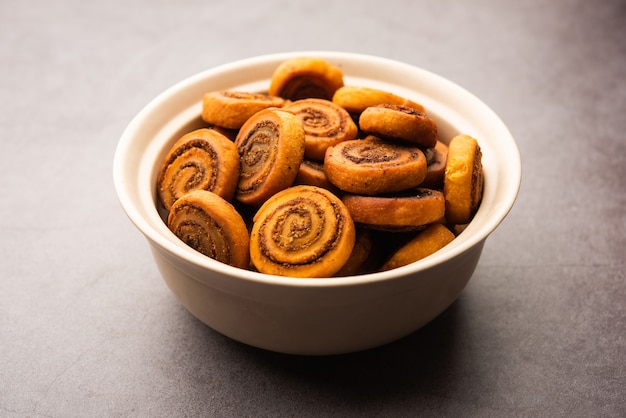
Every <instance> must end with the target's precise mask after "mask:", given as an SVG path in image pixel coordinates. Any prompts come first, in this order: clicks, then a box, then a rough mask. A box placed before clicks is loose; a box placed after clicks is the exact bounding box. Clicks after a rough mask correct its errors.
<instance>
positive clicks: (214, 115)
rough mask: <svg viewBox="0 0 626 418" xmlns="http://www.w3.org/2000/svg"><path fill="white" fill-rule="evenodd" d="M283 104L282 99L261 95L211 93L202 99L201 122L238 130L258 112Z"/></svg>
mask: <svg viewBox="0 0 626 418" xmlns="http://www.w3.org/2000/svg"><path fill="white" fill-rule="evenodd" d="M284 104H285V99H283V98H282V97H277V96H270V95H267V94H262V93H248V92H238V91H211V92H208V93H206V94H205V95H204V96H203V98H202V120H204V121H205V122H207V123H210V124H212V125H215V126H220V127H223V128H227V129H239V128H241V126H242V125H243V124H244V122H245V121H246V120H248V118H249V117H250V116H252V115H254V114H255V113H257V112H258V111H260V110H263V109H267V108H268V107H282V106H283V105H284Z"/></svg>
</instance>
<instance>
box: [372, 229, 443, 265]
mask: <svg viewBox="0 0 626 418" xmlns="http://www.w3.org/2000/svg"><path fill="white" fill-rule="evenodd" d="M453 239H454V234H453V233H452V232H451V231H450V230H449V229H448V228H446V227H445V226H444V225H443V224H439V223H434V224H432V225H429V226H428V227H427V228H426V229H424V230H423V231H421V232H419V233H418V234H417V236H415V238H413V239H412V240H410V241H409V242H407V243H406V244H405V245H403V246H402V247H400V248H399V249H398V250H397V251H396V252H395V253H393V254H392V256H391V257H390V258H389V259H388V260H387V261H386V262H385V264H383V266H382V267H381V271H386V270H391V269H395V268H397V267H402V266H406V265H407V264H411V263H414V262H415V261H418V260H421V259H422V258H424V257H427V256H429V255H431V254H434V253H435V252H436V251H439V250H440V249H442V248H443V247H445V246H446V245H448V244H449V243H450V242H451V241H452V240H453Z"/></svg>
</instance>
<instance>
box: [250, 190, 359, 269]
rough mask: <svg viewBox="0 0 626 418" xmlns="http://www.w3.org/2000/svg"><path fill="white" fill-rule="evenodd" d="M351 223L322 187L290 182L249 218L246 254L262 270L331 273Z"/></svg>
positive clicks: (342, 259) (344, 250) (343, 255)
mask: <svg viewBox="0 0 626 418" xmlns="http://www.w3.org/2000/svg"><path fill="white" fill-rule="evenodd" d="M354 241H355V227H354V222H353V221H352V219H351V218H350V213H349V212H348V210H347V209H346V207H345V206H344V205H343V203H341V200H339V198H337V197H336V196H335V195H333V194H332V193H331V192H329V191H328V190H326V189H322V188H319V187H315V186H293V187H290V188H288V189H285V190H283V191H281V192H279V193H277V194H275V195H274V196H272V197H271V198H270V199H268V200H267V201H266V202H265V203H264V204H263V205H262V206H261V207H260V208H259V211H258V212H257V214H256V215H255V216H254V225H253V226H252V232H251V235H250V257H251V260H252V263H253V264H254V266H255V267H256V268H257V269H258V270H259V271H260V272H262V273H267V274H274V275H279V276H292V277H331V276H332V275H333V274H335V273H336V272H337V271H339V269H340V268H341V267H342V266H343V265H344V264H345V263H346V261H347V260H348V258H349V257H350V254H351V253H352V249H353V247H354Z"/></svg>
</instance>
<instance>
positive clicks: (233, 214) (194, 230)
mask: <svg viewBox="0 0 626 418" xmlns="http://www.w3.org/2000/svg"><path fill="white" fill-rule="evenodd" d="M167 226H168V227H169V229H170V230H171V231H172V232H173V233H174V234H175V235H176V236H177V237H178V238H180V239H181V240H182V241H183V242H184V243H185V244H187V245H188V246H190V247H191V248H193V249H195V250H196V251H198V252H200V253H202V254H204V255H206V256H207V257H210V258H213V259H215V260H217V261H220V262H222V263H226V264H230V265H231V266H234V267H239V268H248V267H249V265H250V252H249V251H250V246H249V236H248V229H247V228H246V224H245V222H244V220H243V218H242V217H241V215H240V214H239V213H238V212H237V211H236V210H235V208H234V207H233V206H232V205H231V204H230V203H229V202H227V201H226V200H224V199H223V198H222V197H220V196H218V195H217V194H215V193H212V192H209V191H206V190H195V191H192V192H189V193H187V194H186V195H184V196H183V197H181V198H180V199H178V200H177V201H176V202H175V203H174V204H173V205H172V208H171V210H170V213H169V216H168V218H167Z"/></svg>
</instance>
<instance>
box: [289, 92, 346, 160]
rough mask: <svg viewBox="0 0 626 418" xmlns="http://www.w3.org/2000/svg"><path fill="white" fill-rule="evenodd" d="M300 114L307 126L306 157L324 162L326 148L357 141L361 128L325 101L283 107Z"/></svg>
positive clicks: (298, 102) (301, 120)
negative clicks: (355, 139)
mask: <svg viewBox="0 0 626 418" xmlns="http://www.w3.org/2000/svg"><path fill="white" fill-rule="evenodd" d="M283 110H285V111H286V112H290V113H293V114H294V115H296V117H297V118H298V119H300V122H302V125H303V126H304V139H305V148H304V158H307V159H309V160H316V161H323V160H324V154H325V153H326V149H327V148H328V147H329V146H331V145H335V144H337V143H339V142H341V141H346V140H351V139H354V138H356V135H357V133H358V128H357V126H356V124H355V123H354V121H353V120H352V118H351V117H350V114H349V113H348V112H346V111H345V110H344V109H343V108H341V107H339V106H337V105H336V104H334V103H333V102H331V101H329V100H324V99H302V100H297V101H295V102H291V103H289V104H287V105H285V107H284V108H283Z"/></svg>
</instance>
